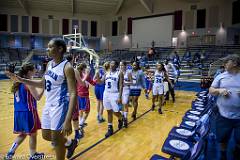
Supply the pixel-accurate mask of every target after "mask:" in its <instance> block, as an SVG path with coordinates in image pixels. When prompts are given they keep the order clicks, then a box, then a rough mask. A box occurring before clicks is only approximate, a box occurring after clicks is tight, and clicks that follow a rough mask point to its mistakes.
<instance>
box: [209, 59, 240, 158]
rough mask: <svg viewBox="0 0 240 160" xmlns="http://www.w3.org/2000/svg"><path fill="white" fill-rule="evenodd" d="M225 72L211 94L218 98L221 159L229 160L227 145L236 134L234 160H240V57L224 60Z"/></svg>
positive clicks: (217, 131) (216, 81)
mask: <svg viewBox="0 0 240 160" xmlns="http://www.w3.org/2000/svg"><path fill="white" fill-rule="evenodd" d="M224 66H225V70H226V71H225V72H224V73H222V74H220V75H218V76H217V77H216V78H215V79H214V81H213V83H212V85H211V87H210V89H209V92H210V94H212V95H215V96H218V97H217V107H218V110H219V113H218V114H217V117H216V137H217V141H218V142H219V143H220V144H221V159H224V160H225V159H227V154H226V153H227V152H226V151H227V144H228V142H229V140H230V137H231V135H232V133H233V132H234V139H235V142H236V146H235V150H234V153H233V155H234V159H236V160H237V159H240V83H239V82H240V81H239V80H240V57H239V56H238V55H229V56H227V57H226V58H224Z"/></svg>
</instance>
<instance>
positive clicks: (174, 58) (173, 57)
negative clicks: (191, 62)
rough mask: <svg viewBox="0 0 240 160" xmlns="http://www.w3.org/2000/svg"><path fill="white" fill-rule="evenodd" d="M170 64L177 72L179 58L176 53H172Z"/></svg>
mask: <svg viewBox="0 0 240 160" xmlns="http://www.w3.org/2000/svg"><path fill="white" fill-rule="evenodd" d="M172 63H173V65H174V66H175V68H176V69H177V70H178V69H179V68H180V58H179V55H178V53H177V52H176V51H175V52H174V53H173V56H172Z"/></svg>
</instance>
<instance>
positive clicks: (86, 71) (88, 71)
mask: <svg viewBox="0 0 240 160" xmlns="http://www.w3.org/2000/svg"><path fill="white" fill-rule="evenodd" d="M85 74H86V75H87V76H89V74H90V69H88V68H86V69H85Z"/></svg>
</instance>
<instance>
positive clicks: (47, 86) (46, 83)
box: [45, 80, 52, 92]
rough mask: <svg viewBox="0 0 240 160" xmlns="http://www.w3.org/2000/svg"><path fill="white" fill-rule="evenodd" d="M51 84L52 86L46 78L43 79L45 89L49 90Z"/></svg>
mask: <svg viewBox="0 0 240 160" xmlns="http://www.w3.org/2000/svg"><path fill="white" fill-rule="evenodd" d="M51 86H52V83H51V81H49V80H46V81H45V89H46V90H47V91H48V92H49V91H51Z"/></svg>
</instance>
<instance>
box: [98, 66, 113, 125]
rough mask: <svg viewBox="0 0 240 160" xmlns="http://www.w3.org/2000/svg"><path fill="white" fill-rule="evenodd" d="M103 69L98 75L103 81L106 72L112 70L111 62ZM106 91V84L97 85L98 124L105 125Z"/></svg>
mask: <svg viewBox="0 0 240 160" xmlns="http://www.w3.org/2000/svg"><path fill="white" fill-rule="evenodd" d="M103 68H104V70H103V69H99V70H98V72H97V73H96V74H98V76H99V78H100V79H102V78H103V76H104V74H105V73H106V72H108V71H109V69H110V63H109V62H105V63H104V64H103ZM94 79H95V78H94ZM104 89H105V84H104V83H97V84H96V85H95V96H96V98H97V113H98V115H97V120H98V123H103V122H105V119H104V118H103V109H104V107H103V93H104Z"/></svg>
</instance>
